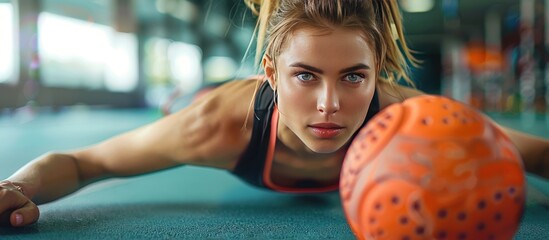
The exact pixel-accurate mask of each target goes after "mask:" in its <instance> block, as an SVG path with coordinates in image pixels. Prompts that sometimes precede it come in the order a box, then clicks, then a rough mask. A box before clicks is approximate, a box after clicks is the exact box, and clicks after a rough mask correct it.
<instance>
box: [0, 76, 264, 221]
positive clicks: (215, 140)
mask: <svg viewBox="0 0 549 240" xmlns="http://www.w3.org/2000/svg"><path fill="white" fill-rule="evenodd" d="M255 87H256V84H255V83H254V82H248V81H239V82H234V83H229V84H227V85H226V86H223V87H220V88H219V89H217V90H215V92H214V93H210V94H209V95H208V96H207V97H205V98H204V99H202V100H200V101H198V102H197V103H195V104H193V105H192V106H189V107H187V108H185V109H183V110H181V111H179V112H177V113H174V114H172V115H169V116H167V117H164V118H162V119H160V120H158V121H157V122H154V123H152V124H150V125H147V126H144V127H141V128H138V129H136V130H133V131H130V132H127V133H124V134H121V135H119V136H115V137H113V138H111V139H108V140H106V141H104V142H101V143H99V144H96V145H93V146H90V147H87V148H84V149H80V150H76V151H72V152H65V153H49V154H45V155H43V156H41V157H39V158H37V159H35V160H33V161H31V162H30V163H28V164H27V165H25V166H24V167H23V168H21V169H20V170H19V171H17V172H16V173H14V174H13V175H12V176H10V177H9V178H8V180H7V181H0V225H9V224H11V225H12V226H24V225H27V224H30V223H33V222H35V221H36V220H37V219H38V216H39V212H38V208H37V207H36V205H35V203H36V204H41V203H46V202H49V201H53V200H56V199H58V198H61V197H63V196H66V195H68V194H70V193H73V192H74V191H76V190H78V189H80V188H81V187H83V186H85V185H87V184H90V183H93V182H96V181H99V180H101V179H105V178H109V177H127V176H134V175H139V174H143V173H149V172H153V171H158V170H161V169H166V168H170V167H174V166H178V165H180V164H189V165H200V166H208V167H215V168H223V169H230V168H231V167H233V166H234V164H235V162H236V160H237V159H238V157H239V156H240V154H241V152H242V151H243V149H244V148H245V147H246V146H247V143H248V141H249V136H250V133H249V132H246V131H243V128H242V127H243V126H244V122H245V119H246V118H247V117H248V116H247V109H248V106H249V103H250V100H251V96H252V95H253V91H254V90H255ZM242 96H250V98H249V99H248V98H246V97H242ZM19 189H20V190H22V191H19Z"/></svg>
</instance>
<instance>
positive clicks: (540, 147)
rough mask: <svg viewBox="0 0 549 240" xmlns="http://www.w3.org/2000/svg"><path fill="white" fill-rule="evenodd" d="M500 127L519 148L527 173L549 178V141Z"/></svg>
mask: <svg viewBox="0 0 549 240" xmlns="http://www.w3.org/2000/svg"><path fill="white" fill-rule="evenodd" d="M496 125H497V126H499V125H498V124H496ZM499 127H500V129H501V130H502V131H503V132H504V133H505V134H507V136H509V138H510V139H511V141H512V142H513V143H514V144H515V146H516V147H517V150H518V151H519V153H520V155H521V157H522V161H523V163H524V168H525V169H526V171H528V172H531V173H533V174H536V175H539V176H541V177H544V178H549V140H547V139H543V138H539V137H535V136H532V135H529V134H526V133H523V132H519V131H516V130H514V129H510V128H506V127H502V126H499Z"/></svg>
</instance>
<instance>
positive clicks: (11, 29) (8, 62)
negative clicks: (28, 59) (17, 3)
mask: <svg viewBox="0 0 549 240" xmlns="http://www.w3.org/2000/svg"><path fill="white" fill-rule="evenodd" d="M14 19H15V16H14V10H13V5H12V4H11V3H0V36H2V37H0V83H15V82H16V81H17V76H18V74H17V71H18V65H17V62H18V61H17V60H16V56H17V55H16V51H17V49H18V48H17V44H16V41H15V38H16V36H15V23H14Z"/></svg>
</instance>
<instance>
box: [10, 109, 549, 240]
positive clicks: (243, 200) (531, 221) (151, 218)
mask: <svg viewBox="0 0 549 240" xmlns="http://www.w3.org/2000/svg"><path fill="white" fill-rule="evenodd" d="M160 117H161V116H160V114H159V113H158V111H157V110H154V109H149V110H143V109H141V110H120V109H119V110H107V109H94V110H91V109H87V108H73V109H70V110H63V111H61V112H59V113H49V114H40V115H38V116H32V114H31V113H30V112H24V111H23V112H21V113H18V114H17V115H15V117H14V116H7V115H6V114H5V115H3V116H0V179H4V178H7V177H8V176H9V175H10V174H11V173H13V172H14V171H16V170H17V169H18V168H20V167H21V166H23V165H24V164H25V163H26V162H28V161H30V160H32V159H34V158H36V157H38V156H40V155H41V154H44V153H46V152H49V151H63V150H69V149H74V148H79V147H84V146H86V145H89V144H93V143H97V142H98V141H101V140H103V139H106V138H108V137H111V136H114V135H116V134H118V133H121V132H124V131H127V130H130V129H133V128H135V127H138V126H141V125H144V124H147V123H149V122H152V121H154V120H155V119H158V118H160ZM496 121H498V122H500V123H501V124H502V125H505V126H511V127H514V128H517V129H520V130H523V131H526V132H529V133H532V134H535V135H539V136H545V137H547V136H549V123H546V121H545V120H544V119H543V118H535V117H532V118H520V117H504V116H497V117H496ZM528 183H529V191H528V200H527V202H528V203H527V208H526V213H525V215H524V217H523V220H522V224H521V226H520V229H519V232H518V233H517V235H516V239H549V197H547V196H549V181H545V180H542V179H539V178H537V177H534V176H528ZM40 210H41V217H40V220H39V221H38V222H37V223H36V224H33V225H31V226H28V227H24V228H2V227H0V239H354V237H353V234H352V233H351V231H350V229H349V227H348V225H347V222H346V220H345V216H344V213H343V210H342V208H341V203H340V201H339V195H338V194H337V193H331V194H321V195H290V194H282V193H275V192H270V191H265V190H261V189H256V188H253V187H250V186H248V185H246V184H245V183H244V182H242V181H240V180H239V179H237V178H236V177H234V176H232V175H231V174H229V173H228V172H226V171H222V170H216V169H207V168H200V167H192V166H182V167H177V168H173V169H168V170H165V171H161V172H157V173H152V174H147V175H143V176H139V177H133V178H126V179H112V180H106V181H104V182H100V183H97V184H94V185H91V186H88V187H86V188H84V189H82V190H81V191H79V192H77V193H75V194H73V195H70V196H68V197H66V198H63V199H61V200H58V201H55V202H52V203H49V204H45V205H42V206H40Z"/></svg>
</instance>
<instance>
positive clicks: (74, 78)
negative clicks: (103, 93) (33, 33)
mask: <svg viewBox="0 0 549 240" xmlns="http://www.w3.org/2000/svg"><path fill="white" fill-rule="evenodd" d="M38 36H39V38H38V49H39V52H40V54H41V74H42V78H43V82H44V84H45V85H46V86H55V87H72V88H88V89H107V90H111V91H131V90H133V89H134V88H135V87H136V85H137V74H138V73H137V71H138V70H137V40H136V39H135V36H133V35H132V34H123V33H118V32H116V31H115V30H114V29H112V28H111V27H108V26H104V25H100V24H96V23H91V22H87V21H82V20H78V19H73V18H69V17H63V16H59V15H55V14H51V13H46V12H44V13H40V15H39V18H38Z"/></svg>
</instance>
